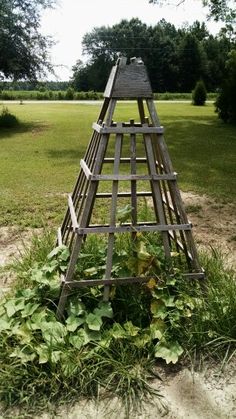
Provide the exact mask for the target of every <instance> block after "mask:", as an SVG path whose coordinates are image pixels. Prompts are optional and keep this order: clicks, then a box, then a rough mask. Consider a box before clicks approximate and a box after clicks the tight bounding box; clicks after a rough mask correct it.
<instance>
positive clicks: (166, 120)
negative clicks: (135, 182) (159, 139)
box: [0, 103, 236, 227]
mask: <svg viewBox="0 0 236 419" xmlns="http://www.w3.org/2000/svg"><path fill="white" fill-rule="evenodd" d="M100 107H101V105H99V104H96V105H86V104H82V105H78V104H73V103H71V104H66V105H65V104H24V105H22V106H20V105H13V104H9V105H8V109H9V111H10V112H12V113H14V114H15V115H16V116H17V117H18V118H19V119H20V120H21V121H22V125H21V127H20V128H17V129H13V130H7V129H5V130H3V129H2V130H1V131H0V143H1V148H0V159H1V166H0V196H1V204H0V224H3V225H4V224H5V225H7V224H9V225H11V224H12V225H14V224H18V225H21V226H23V227H24V226H27V225H28V226H32V227H38V226H41V225H42V224H43V223H44V222H46V223H50V224H54V225H55V224H59V223H60V221H61V219H62V216H63V214H64V211H65V208H66V197H65V195H64V194H66V193H68V192H70V191H71V190H72V189H73V186H74V183H75V180H76V178H77V176H78V172H79V160H80V158H82V157H83V155H84V153H85V150H86V147H87V144H88V142H89V139H90V136H91V133H92V128H91V125H92V122H93V121H95V120H96V119H97V116H98V113H99V110H100ZM158 112H159V116H160V119H161V123H162V124H163V125H164V127H165V137H166V141H167V144H168V147H169V151H170V155H171V159H172V161H173V164H174V168H175V170H176V171H177V172H178V173H179V184H180V187H181V188H182V189H183V190H191V191H195V192H197V193H200V194H201V193H206V194H208V195H212V196H214V197H215V198H217V199H221V200H226V201H234V200H235V198H236V188H235V160H234V156H235V152H236V127H233V126H228V125H224V124H223V123H221V122H220V121H219V120H218V119H217V116H216V114H215V113H214V106H213V105H210V104H208V105H206V106H204V107H195V106H191V105H190V104H183V103H160V104H158ZM132 117H134V118H135V117H137V110H136V105H133V104H126V103H121V104H120V105H119V108H118V110H117V112H116V115H115V119H116V120H119V119H120V120H128V119H130V118H132Z"/></svg>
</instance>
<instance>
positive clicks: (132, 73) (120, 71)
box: [104, 57, 153, 99]
mask: <svg viewBox="0 0 236 419" xmlns="http://www.w3.org/2000/svg"><path fill="white" fill-rule="evenodd" d="M126 61H127V60H126V58H125V57H121V58H119V59H118V61H117V64H116V65H115V66H114V67H112V70H111V73H110V77H109V79H108V82H107V85H106V89H105V92H104V97H107V98H116V99H125V98H128V99H136V98H141V97H142V98H152V97H153V94H152V88H151V84H150V80H149V77H148V74H147V69H146V67H145V65H144V64H143V61H142V59H141V58H136V57H134V58H131V60H130V64H128V65H127V64H126Z"/></svg>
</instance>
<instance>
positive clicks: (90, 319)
mask: <svg viewBox="0 0 236 419" xmlns="http://www.w3.org/2000/svg"><path fill="white" fill-rule="evenodd" d="M86 323H87V325H88V328H89V329H91V330H95V331H99V330H100V329H101V326H102V319H101V317H100V316H97V315H96V314H93V313H89V314H88V315H87V316H86Z"/></svg>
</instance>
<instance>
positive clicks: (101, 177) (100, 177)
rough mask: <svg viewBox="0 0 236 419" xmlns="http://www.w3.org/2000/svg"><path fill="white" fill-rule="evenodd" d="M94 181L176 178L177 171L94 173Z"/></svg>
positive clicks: (92, 178) (92, 177)
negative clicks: (140, 173) (144, 173)
mask: <svg viewBox="0 0 236 419" xmlns="http://www.w3.org/2000/svg"><path fill="white" fill-rule="evenodd" d="M90 179H91V180H92V181H111V180H176V173H167V174H163V175H157V174H153V175H92V176H91V177H90Z"/></svg>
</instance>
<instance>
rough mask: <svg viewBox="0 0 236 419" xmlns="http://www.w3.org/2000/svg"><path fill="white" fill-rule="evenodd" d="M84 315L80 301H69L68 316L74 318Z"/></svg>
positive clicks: (83, 308)
mask: <svg viewBox="0 0 236 419" xmlns="http://www.w3.org/2000/svg"><path fill="white" fill-rule="evenodd" d="M84 313H85V307H84V304H83V303H82V302H81V300H79V299H77V300H73V301H70V304H69V308H68V314H69V315H71V314H74V315H75V316H81V314H84Z"/></svg>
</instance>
